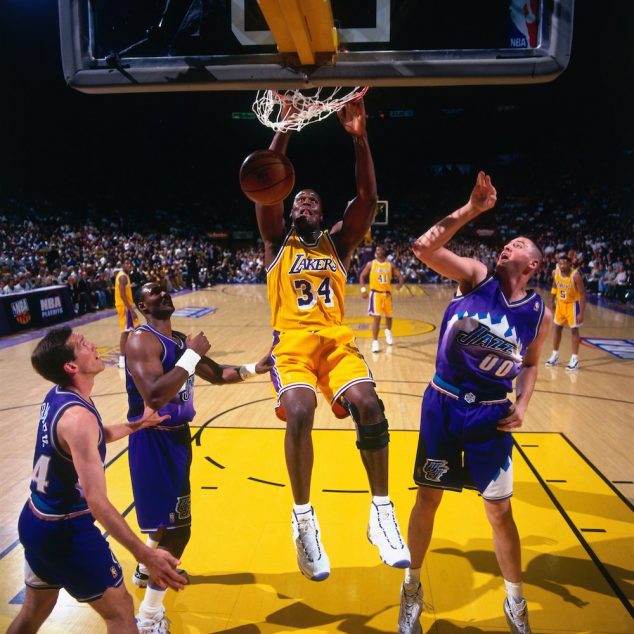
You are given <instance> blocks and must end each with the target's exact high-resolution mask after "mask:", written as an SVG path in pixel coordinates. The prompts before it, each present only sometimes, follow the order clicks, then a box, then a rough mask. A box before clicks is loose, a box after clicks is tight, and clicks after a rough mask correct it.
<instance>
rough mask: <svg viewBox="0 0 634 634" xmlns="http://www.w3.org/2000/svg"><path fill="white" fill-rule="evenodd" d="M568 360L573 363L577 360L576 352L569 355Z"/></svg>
mask: <svg viewBox="0 0 634 634" xmlns="http://www.w3.org/2000/svg"><path fill="white" fill-rule="evenodd" d="M570 361H571V362H572V363H575V361H579V357H578V356H577V355H576V354H573V355H571V356H570Z"/></svg>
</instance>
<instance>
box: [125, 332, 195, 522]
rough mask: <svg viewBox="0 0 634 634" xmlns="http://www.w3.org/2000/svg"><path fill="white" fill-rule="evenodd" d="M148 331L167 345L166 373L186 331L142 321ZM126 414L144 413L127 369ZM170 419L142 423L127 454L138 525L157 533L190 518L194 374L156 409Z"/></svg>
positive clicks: (164, 354) (163, 357)
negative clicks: (165, 332)
mask: <svg viewBox="0 0 634 634" xmlns="http://www.w3.org/2000/svg"><path fill="white" fill-rule="evenodd" d="M139 330H141V331H143V332H149V333H151V334H152V335H154V336H155V337H156V338H157V339H158V340H159V341H160V342H161V345H162V346H163V352H162V355H161V363H162V365H163V373H167V372H169V371H170V370H172V369H173V368H174V366H175V365H176V362H177V361H178V360H179V359H180V358H181V356H182V355H183V353H184V352H185V350H186V349H187V345H186V343H185V335H183V334H181V333H179V332H173V333H172V334H173V337H174V338H173V339H172V338H170V337H166V336H165V335H163V334H161V333H160V332H159V331H158V330H156V329H155V328H152V326H150V325H148V324H145V325H143V326H139V327H138V328H137V331H139ZM126 390H127V392H128V420H131V421H134V420H137V419H138V418H140V417H141V415H142V414H143V409H144V407H145V406H144V403H143V397H142V396H141V394H140V393H139V391H138V390H137V388H136V385H135V384H134V380H133V378H132V375H131V374H130V371H129V370H127V369H126ZM158 413H159V414H160V415H164V414H168V415H169V416H170V418H169V419H167V420H165V421H163V422H162V423H160V424H159V425H157V426H156V427H151V428H147V429H141V430H139V431H138V432H136V433H134V434H132V435H131V436H130V441H129V444H128V458H129V462H130V478H131V480H132V491H133V494H134V503H135V506H136V516H137V520H138V522H139V528H140V529H141V531H142V532H143V533H154V532H156V531H157V530H158V529H159V528H161V527H165V528H167V529H172V528H179V527H181V526H189V525H190V524H191V495H190V492H191V489H190V484H189V471H190V467H191V461H192V448H191V433H190V429H189V423H190V422H191V421H192V420H193V419H194V416H195V415H196V411H195V410H194V375H193V374H192V375H191V376H189V377H188V378H187V379H186V381H185V383H184V384H183V386H182V388H181V389H180V390H179V392H178V394H177V395H176V396H175V397H174V398H173V399H172V400H171V401H169V402H168V403H166V404H165V405H164V406H163V407H161V409H160V410H159V412H158Z"/></svg>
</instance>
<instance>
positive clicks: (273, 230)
mask: <svg viewBox="0 0 634 634" xmlns="http://www.w3.org/2000/svg"><path fill="white" fill-rule="evenodd" d="M291 109H292V106H291V104H290V103H286V104H284V106H283V107H282V113H281V116H282V118H286V116H288V113H289V112H290V110H291ZM290 138H291V132H290V131H289V132H276V133H275V136H274V137H273V140H272V141H271V144H270V145H269V150H273V151H274V152H277V153H278V154H283V155H284V156H286V151H287V149H288V142H289V140H290ZM255 217H256V219H257V223H258V229H259V230H260V236H262V241H263V242H264V265H265V266H269V264H271V262H273V260H274V259H275V256H276V255H277V251H278V249H279V247H280V244H281V242H282V240H283V239H284V236H285V235H286V232H287V229H286V222H285V221H284V201H280V202H279V203H275V204H274V205H262V204H260V203H256V204H255Z"/></svg>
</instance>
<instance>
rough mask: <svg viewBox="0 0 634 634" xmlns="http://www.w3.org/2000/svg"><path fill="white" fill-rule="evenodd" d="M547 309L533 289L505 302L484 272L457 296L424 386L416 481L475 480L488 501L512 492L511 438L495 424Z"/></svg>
mask: <svg viewBox="0 0 634 634" xmlns="http://www.w3.org/2000/svg"><path fill="white" fill-rule="evenodd" d="M543 315H544V303H543V301H542V299H541V297H540V296H539V295H537V294H536V293H535V291H528V293H527V294H526V296H525V297H524V298H523V299H521V300H519V301H516V302H509V301H507V299H506V297H505V296H504V295H503V293H502V290H501V289H500V284H499V282H498V280H496V279H495V278H494V277H491V276H489V277H487V278H486V279H484V280H483V281H482V282H481V283H480V284H478V286H476V287H475V288H474V289H473V290H472V291H471V292H470V293H467V294H466V295H462V296H457V297H455V298H454V299H453V300H452V301H451V302H450V304H449V306H448V307H447V310H446V311H445V315H444V318H443V322H442V326H441V329H440V341H439V344H438V354H437V357H436V376H435V377H434V379H433V380H432V382H431V384H430V386H429V387H428V388H427V390H426V392H425V395H424V398H423V406H422V411H421V426H420V437H419V444H418V451H417V454H416V463H415V466H414V480H415V482H416V483H417V484H419V485H421V486H430V487H436V488H441V489H451V490H455V491H460V490H461V489H462V487H463V486H475V488H477V489H478V490H479V491H480V493H481V494H482V497H483V498H484V499H486V500H490V501H497V500H502V499H505V498H507V497H510V496H511V495H512V493H513V469H512V467H513V464H512V458H511V453H512V448H513V439H512V436H511V435H510V434H508V433H505V432H502V431H498V430H497V422H498V421H499V420H500V419H501V418H503V417H504V416H505V415H506V413H507V410H508V407H509V405H510V402H509V401H508V400H507V399H506V394H507V393H508V392H510V391H511V389H512V387H513V379H514V378H515V377H516V376H517V375H518V374H519V372H520V370H521V367H522V360H523V357H524V355H525V354H526V351H527V349H528V346H529V345H530V344H531V343H532V342H533V340H534V339H535V337H536V336H537V333H538V331H539V327H540V325H541V321H542V318H543Z"/></svg>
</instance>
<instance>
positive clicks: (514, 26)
mask: <svg viewBox="0 0 634 634" xmlns="http://www.w3.org/2000/svg"><path fill="white" fill-rule="evenodd" d="M509 10H510V23H509V48H535V47H536V46H537V24H538V22H537V20H538V15H537V12H538V8H537V0H511V1H510V5H509Z"/></svg>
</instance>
